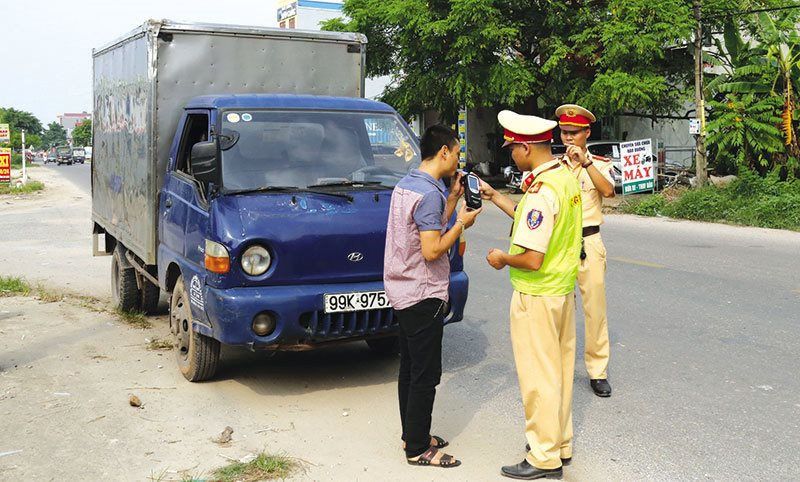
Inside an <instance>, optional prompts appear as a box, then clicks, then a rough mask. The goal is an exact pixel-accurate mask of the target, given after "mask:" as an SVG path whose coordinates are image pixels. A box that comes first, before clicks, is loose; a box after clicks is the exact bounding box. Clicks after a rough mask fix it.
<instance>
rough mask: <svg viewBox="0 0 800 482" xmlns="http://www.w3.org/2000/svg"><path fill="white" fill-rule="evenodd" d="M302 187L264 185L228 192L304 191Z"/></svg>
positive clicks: (229, 192)
mask: <svg viewBox="0 0 800 482" xmlns="http://www.w3.org/2000/svg"><path fill="white" fill-rule="evenodd" d="M302 190H303V189H302V188H299V187H297V186H263V187H256V188H252V189H239V190H233V191H227V193H226V194H250V193H254V192H288V191H302Z"/></svg>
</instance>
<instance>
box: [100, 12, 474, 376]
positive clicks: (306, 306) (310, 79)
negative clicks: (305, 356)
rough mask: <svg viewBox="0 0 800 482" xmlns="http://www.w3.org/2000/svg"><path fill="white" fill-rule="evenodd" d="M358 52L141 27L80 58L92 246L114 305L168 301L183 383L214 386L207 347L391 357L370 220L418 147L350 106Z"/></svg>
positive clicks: (455, 260) (460, 290)
mask: <svg viewBox="0 0 800 482" xmlns="http://www.w3.org/2000/svg"><path fill="white" fill-rule="evenodd" d="M365 49H366V39H365V38H364V37H363V36H362V35H360V34H349V33H332V32H302V31H291V32H289V31H286V30H280V29H269V28H255V27H242V26H227V25H207V24H180V23H176V22H170V21H149V22H147V23H145V24H144V25H143V26H142V27H140V28H138V29H136V30H134V31H133V32H131V33H130V34H128V35H126V36H124V37H122V38H121V39H119V40H117V41H114V42H112V43H110V44H109V45H107V46H105V47H103V48H100V49H96V50H95V51H94V52H93V58H94V122H95V125H94V130H93V142H92V145H93V146H94V149H93V162H92V220H93V242H94V243H93V251H94V254H95V255H108V256H111V278H112V294H113V297H114V301H115V303H116V304H117V306H118V307H119V308H121V309H123V310H129V311H130V310H139V311H144V312H147V313H153V312H155V311H156V310H157V307H158V303H159V298H160V297H161V295H162V293H163V294H166V295H167V296H168V298H169V320H170V331H171V332H172V334H173V336H174V340H175V344H176V347H177V349H176V358H177V364H178V367H179V368H180V370H181V373H182V374H183V375H184V376H185V377H186V379H188V380H190V381H201V380H207V379H210V378H212V377H213V376H214V373H215V371H216V368H217V366H218V364H219V352H220V344H227V345H237V346H247V347H250V348H251V349H253V350H261V349H263V350H291V351H298V350H309V349H314V348H317V347H322V346H328V345H331V344H334V343H341V342H349V341H355V340H365V341H366V343H367V344H368V345H369V346H370V347H371V348H372V349H373V350H376V351H379V352H392V351H395V350H396V348H397V343H396V342H397V339H396V338H397V337H396V334H397V322H396V319H395V318H394V314H393V310H392V307H391V306H390V303H389V301H388V300H387V298H386V294H385V292H384V291H383V281H382V275H383V254H384V244H385V236H386V221H387V217H388V213H389V204H390V199H391V194H392V189H393V187H394V185H395V184H396V183H397V182H398V181H399V180H400V179H401V178H402V177H403V176H404V175H405V174H406V173H408V172H409V170H411V169H413V168H415V167H417V166H418V165H419V163H420V153H419V148H418V145H417V139H416V137H415V136H414V134H413V133H412V132H411V131H410V129H409V127H408V125H407V124H406V122H405V121H404V120H403V119H402V117H400V116H399V115H398V114H397V112H395V111H394V109H392V108H391V107H390V106H388V105H386V104H384V103H381V102H376V101H372V100H367V99H364V98H362V96H363V91H364V90H363V89H364V59H365V57H364V56H365ZM451 223H452V221H451ZM464 248H465V245H464V243H463V239H462V242H461V243H459V245H457V247H454V249H453V250H451V252H450V253H449V257H450V265H451V285H450V297H451V299H450V304H449V307H448V310H449V312H448V316H447V319H446V322H448V323H449V322H454V321H458V320H461V319H462V317H463V311H464V305H465V303H466V299H467V291H468V278H467V275H466V274H465V273H464V270H463V250H464Z"/></svg>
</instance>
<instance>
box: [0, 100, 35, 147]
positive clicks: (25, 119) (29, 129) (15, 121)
mask: <svg viewBox="0 0 800 482" xmlns="http://www.w3.org/2000/svg"><path fill="white" fill-rule="evenodd" d="M0 124H8V125H9V128H10V129H11V142H10V143H8V144H9V145H10V147H12V148H14V149H20V148H21V147H22V130H23V129H24V130H25V144H26V147H27V146H34V147H36V146H38V142H39V134H41V132H42V123H41V122H40V121H39V119H37V118H36V116H35V115H33V114H31V113H30V112H26V111H23V110H17V109H15V108H13V107H0Z"/></svg>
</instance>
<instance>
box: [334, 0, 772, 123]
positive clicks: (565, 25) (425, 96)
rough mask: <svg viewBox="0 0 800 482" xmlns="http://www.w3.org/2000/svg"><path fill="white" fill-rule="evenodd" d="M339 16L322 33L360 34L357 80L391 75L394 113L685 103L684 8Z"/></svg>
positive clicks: (731, 7) (671, 0)
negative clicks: (362, 56) (364, 42)
mask: <svg viewBox="0 0 800 482" xmlns="http://www.w3.org/2000/svg"><path fill="white" fill-rule="evenodd" d="M704 3H707V4H708V8H709V10H712V11H735V10H737V9H741V8H746V7H750V6H752V5H755V4H766V3H772V2H771V1H769V2H754V1H748V0H713V1H708V2H704ZM343 12H344V14H345V15H346V16H347V17H348V18H349V20H343V19H334V20H331V21H328V22H326V23H325V24H324V28H326V29H328V30H337V31H356V32H361V33H364V34H365V35H366V36H367V38H368V39H369V45H368V52H367V75H369V76H376V75H391V76H392V82H391V84H390V85H389V86H388V88H387V89H386V91H385V92H384V93H383V95H382V100H384V101H387V102H389V103H390V104H392V105H393V106H394V107H395V108H397V109H398V110H399V111H400V112H401V113H402V114H404V115H413V114H415V113H418V112H420V111H422V110H425V109H429V108H432V109H437V110H439V111H440V112H442V113H443V114H444V115H445V117H447V118H449V119H452V117H453V116H454V115H455V113H456V111H457V109H458V108H459V107H460V106H463V105H466V106H476V105H500V106H513V107H515V108H519V109H522V110H524V111H527V112H531V113H541V114H544V115H548V116H549V115H551V114H552V109H553V108H554V107H555V106H557V105H558V104H561V103H563V102H565V101H573V102H578V103H581V104H583V105H585V106H586V107H589V108H590V109H592V110H593V111H595V113H596V114H599V115H612V114H617V113H621V112H629V113H640V114H661V113H672V112H674V111H676V110H677V109H678V108H679V107H682V106H683V105H684V103H685V102H686V101H687V100H689V99H690V94H691V85H692V81H691V78H692V57H691V52H690V51H689V49H688V48H687V45H688V44H689V42H690V41H691V37H692V32H693V18H692V12H691V2H688V1H686V0H597V1H591V2H584V1H578V0H566V1H565V0H505V1H501V0H345V3H344V7H343ZM720 21H721V20H715V19H713V18H711V17H709V20H708V22H707V23H708V24H709V25H708V26H709V27H711V26H714V25H716V24H717V23H719V22H720ZM686 86H689V88H688V89H687V87H686Z"/></svg>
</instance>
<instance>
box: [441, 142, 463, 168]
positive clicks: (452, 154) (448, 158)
mask: <svg viewBox="0 0 800 482" xmlns="http://www.w3.org/2000/svg"><path fill="white" fill-rule="evenodd" d="M460 152H461V144H459V143H455V144H453V145H452V146H450V147H449V148H447V149H446V151H445V155H444V159H445V169H446V172H445V175H447V176H454V175H455V173H456V169H458V158H459V153H460Z"/></svg>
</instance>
